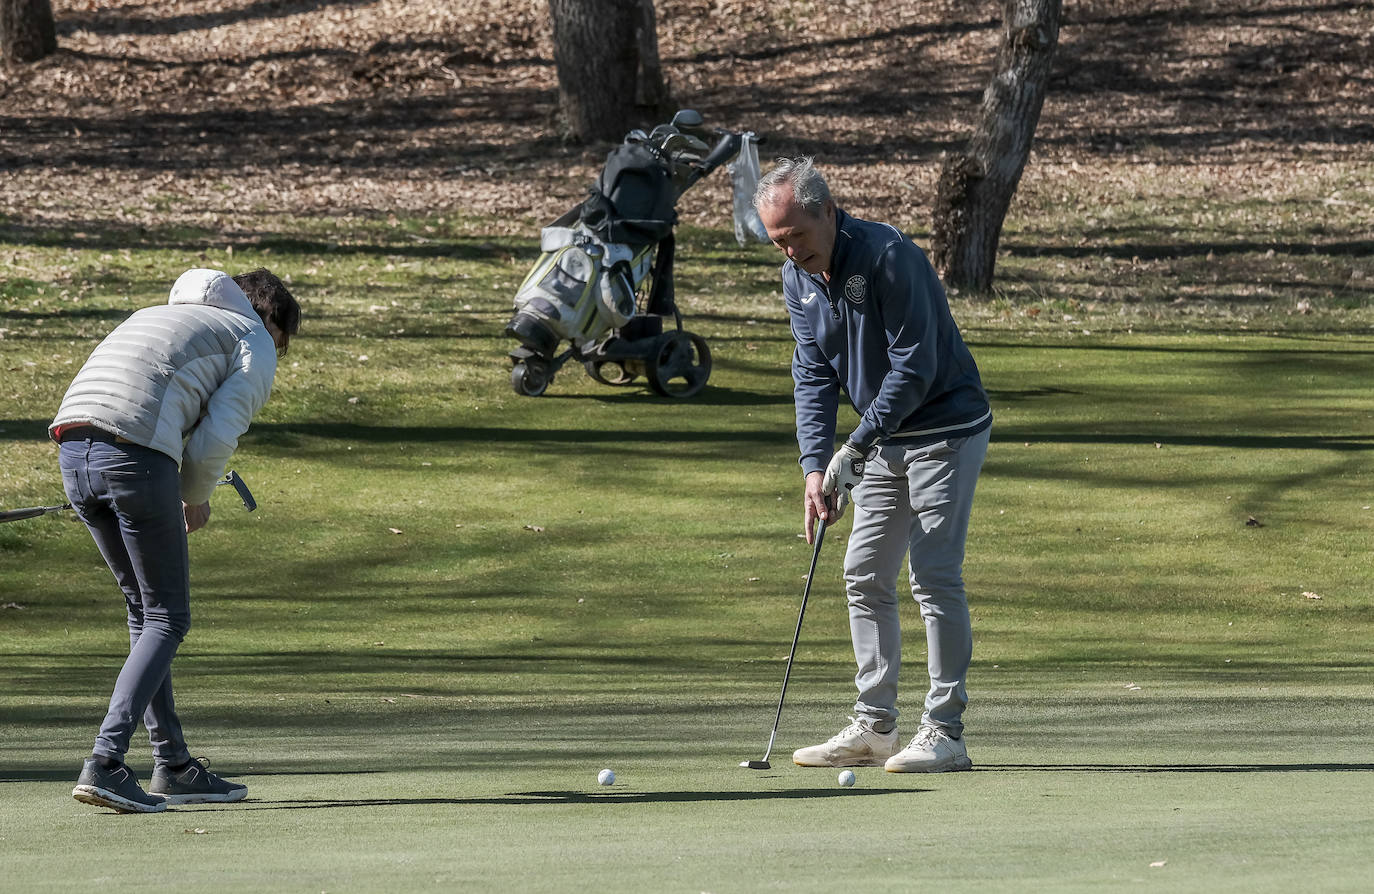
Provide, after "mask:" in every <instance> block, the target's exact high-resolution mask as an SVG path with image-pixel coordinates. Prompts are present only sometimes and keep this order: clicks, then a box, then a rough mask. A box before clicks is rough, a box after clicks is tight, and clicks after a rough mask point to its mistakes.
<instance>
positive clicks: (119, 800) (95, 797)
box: [72, 785, 167, 813]
mask: <svg viewBox="0 0 1374 894" xmlns="http://www.w3.org/2000/svg"><path fill="white" fill-rule="evenodd" d="M72 797H73V798H75V799H76V800H78V801H80V802H81V803H82V804H90V805H92V806H94V807H108V808H109V809H110V810H115V811H118V812H119V813H161V812H162V811H164V810H166V809H167V802H166V800H162V801H158V802H157V803H156V804H140V803H139V802H137V801H130V800H129V799H128V798H124V797H121V796H119V795H117V794H115V793H114V792H112V791H110V790H109V789H104V788H97V787H96V786H94V785H78V786H77V787H76V788H74V789H72Z"/></svg>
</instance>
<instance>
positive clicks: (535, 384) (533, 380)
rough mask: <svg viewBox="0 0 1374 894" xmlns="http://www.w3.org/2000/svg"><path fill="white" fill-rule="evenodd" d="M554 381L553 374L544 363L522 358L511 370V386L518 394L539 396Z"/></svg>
mask: <svg viewBox="0 0 1374 894" xmlns="http://www.w3.org/2000/svg"><path fill="white" fill-rule="evenodd" d="M552 381H553V374H552V373H550V372H549V368H548V367H547V366H545V365H544V364H542V363H538V362H533V361H530V360H522V361H520V362H519V363H517V364H515V368H514V369H512V370H511V371H510V386H511V387H512V388H514V389H515V393H516V394H522V395H524V396H525V397H538V396H539V395H541V394H543V393H544V391H545V390H546V389H547V388H548V387H549V383H550V382H552Z"/></svg>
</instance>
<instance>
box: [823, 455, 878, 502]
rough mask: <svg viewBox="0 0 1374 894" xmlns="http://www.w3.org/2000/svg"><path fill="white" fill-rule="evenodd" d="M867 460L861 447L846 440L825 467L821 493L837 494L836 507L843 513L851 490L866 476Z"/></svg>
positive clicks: (826, 494)
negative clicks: (865, 466)
mask: <svg viewBox="0 0 1374 894" xmlns="http://www.w3.org/2000/svg"><path fill="white" fill-rule="evenodd" d="M867 461H868V458H867V457H865V456H864V455H863V453H862V452H861V451H860V450H859V448H857V447H855V446H854V445H853V444H851V443H849V442H848V441H845V443H844V445H843V446H842V447H840V449H839V450H837V451H835V455H834V456H832V457H831V458H830V465H828V466H826V467H825V477H824V478H822V479H821V493H822V494H824V495H825V496H827V497H828V496H830V495H832V494H834V495H836V496H837V499H836V500H835V508H836V510H837V511H838V512H840V513H841V514H843V513H844V507H845V504H847V503H848V502H849V492H850V491H851V490H853V489H854V485H856V484H858V483H859V481H860V480H862V479H863V477H864V464H865V463H866V462H867Z"/></svg>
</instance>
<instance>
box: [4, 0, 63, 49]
mask: <svg viewBox="0 0 1374 894" xmlns="http://www.w3.org/2000/svg"><path fill="white" fill-rule="evenodd" d="M55 52H57V27H56V24H55V23H54V22H53V17H52V4H51V3H49V0H0V60H4V61H5V62H34V61H37V60H38V59H42V58H43V57H44V56H47V55H48V54H50V53H55Z"/></svg>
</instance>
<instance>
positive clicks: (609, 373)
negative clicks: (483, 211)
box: [506, 109, 755, 398]
mask: <svg viewBox="0 0 1374 894" xmlns="http://www.w3.org/2000/svg"><path fill="white" fill-rule="evenodd" d="M712 135H714V136H716V137H717V138H718V139H717V142H716V144H715V146H714V148H713V147H711V146H710V145H708V144H707V142H706V141H705V139H704V138H705V137H710V136H712ZM754 139H755V138H754V135H753V134H752V133H732V132H729V131H715V132H709V131H707V130H706V129H705V128H704V127H703V126H702V119H701V116H700V115H699V114H697V113H696V112H694V111H691V110H690V109H684V110H683V111H680V112H678V113H677V114H676V115H674V116H673V120H672V123H670V124H661V125H659V126H658V127H655V128H654V129H653V131H652V132H650V133H647V134H646V133H645V132H644V131H642V130H635V131H632V132H631V133H630V134H629V135H628V136H626V138H625V141H624V142H623V143H622V144H621V145H619V146H617V147H616V148H615V149H613V150H612V151H611V153H610V154H609V155H608V156H607V158H606V164H605V166H604V167H603V168H602V171H601V175H600V177H598V178H597V181H596V183H595V184H594V185H593V186H592V187H591V188H590V189H589V190H588V196H587V198H586V199H585V200H584V201H583V202H581V203H580V204H579V205H577V206H576V207H574V208H572V209H570V210H569V211H568V212H567V213H566V214H564V215H562V216H561V217H559V218H558V219H557V220H555V221H554V222H553V223H552V224H550V225H549V226H547V227H545V228H544V229H543V231H542V232H541V235H540V244H539V249H540V252H541V254H540V256H539V259H538V260H537V261H536V262H535V264H534V267H533V268H532V269H531V270H530V272H529V275H528V276H526V277H525V281H524V282H523V283H522V284H521V285H520V288H519V289H518V290H517V291H516V294H515V314H514V315H513V316H512V317H511V319H510V322H508V323H507V324H506V334H507V335H508V336H510V337H512V338H515V339H516V340H518V341H519V342H520V345H519V347H517V348H515V349H514V350H512V351H511V352H510V358H511V362H512V364H513V368H512V370H511V387H513V388H514V389H515V392H516V393H517V394H522V395H527V396H530V397H535V396H538V395H540V394H543V393H544V391H545V390H546V389H547V388H548V386H549V384H550V383H551V382H552V381H553V378H554V374H555V373H557V372H558V370H559V369H560V368H561V367H562V366H563V364H564V363H566V362H567V361H568V360H570V359H575V360H577V361H579V362H581V363H582V365H583V367H584V368H585V369H586V371H587V374H588V375H590V376H591V377H592V378H593V379H595V380H596V381H598V382H600V383H602V384H604V385H629V384H631V383H632V382H634V381H635V379H636V378H637V377H639V376H643V377H644V378H645V379H646V380H647V381H648V383H649V386H650V387H651V388H652V389H653V390H654V391H655V392H656V393H658V394H660V395H663V396H664V397H677V398H683V397H691V396H692V395H694V394H696V393H697V392H699V391H700V390H701V389H702V387H704V386H705V384H706V380H707V378H708V377H709V376H710V374H711V352H710V349H709V348H708V347H707V345H706V340H705V339H703V338H702V337H701V336H699V335H696V334H694V333H691V332H688V331H686V330H685V329H683V327H682V315H681V313H679V311H678V308H677V302H676V301H675V300H674V295H673V256H674V250H675V246H674V240H673V226H674V225H675V224H676V223H677V210H676V207H675V206H676V203H677V200H678V198H679V197H680V196H681V195H682V194H683V193H684V192H686V191H687V190H688V189H689V188H690V187H691V186H692V185H693V184H694V183H696V182H697V181H698V180H700V179H701V178H702V177H705V176H706V175H707V174H709V173H711V172H712V171H714V170H715V169H716V168H718V167H719V166H720V165H722V164H724V163H725V162H727V161H729V160H730V159H732V158H734V157H735V156H736V155H737V154H738V153H739V151H740V147H741V146H745V147H749V148H752V143H751V142H750V141H753V140H754ZM668 319H671V321H672V324H673V325H672V328H668V327H667V326H666V325H665V322H664V321H665V320H668ZM565 342H566V343H567V344H568V347H567V348H566V349H563V350H562V351H560V347H561V346H562V345H563V344H564V343H565Z"/></svg>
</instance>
